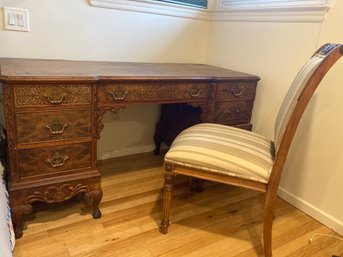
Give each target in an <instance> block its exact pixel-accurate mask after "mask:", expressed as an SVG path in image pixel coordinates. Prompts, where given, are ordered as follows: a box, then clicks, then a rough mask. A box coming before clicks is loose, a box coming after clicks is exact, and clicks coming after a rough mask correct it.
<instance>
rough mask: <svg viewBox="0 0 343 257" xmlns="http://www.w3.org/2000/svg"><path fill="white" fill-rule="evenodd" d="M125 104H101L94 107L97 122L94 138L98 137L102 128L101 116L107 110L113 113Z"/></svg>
mask: <svg viewBox="0 0 343 257" xmlns="http://www.w3.org/2000/svg"><path fill="white" fill-rule="evenodd" d="M125 108H126V106H125V105H116V106H101V107H97V108H96V114H97V122H96V138H97V139H100V133H101V131H102V130H103V129H104V123H103V118H104V115H105V113H106V112H107V111H111V112H114V113H117V112H119V110H121V109H125Z"/></svg>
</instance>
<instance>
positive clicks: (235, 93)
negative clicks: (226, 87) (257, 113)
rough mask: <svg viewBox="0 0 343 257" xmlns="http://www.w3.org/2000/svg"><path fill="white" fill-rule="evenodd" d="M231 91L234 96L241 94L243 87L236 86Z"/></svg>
mask: <svg viewBox="0 0 343 257" xmlns="http://www.w3.org/2000/svg"><path fill="white" fill-rule="evenodd" d="M231 93H232V95H233V96H235V97H239V96H242V94H243V87H237V88H235V89H231Z"/></svg>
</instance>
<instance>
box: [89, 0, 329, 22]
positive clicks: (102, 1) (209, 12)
mask: <svg viewBox="0 0 343 257" xmlns="http://www.w3.org/2000/svg"><path fill="white" fill-rule="evenodd" d="M214 1H218V2H216V3H214V4H212V5H211V3H209V7H208V9H201V8H196V7H191V6H184V5H176V4H171V3H166V2H159V1H155V0H90V4H91V5H92V6H94V7H101V8H110V9H117V10H125V11H133V12H142V13H151V14H159V15H165V16H172V17H181V18H188V19H194V20H204V21H240V22H245V21H247V22H317V23H318V22H322V21H323V20H324V19H325V16H326V13H327V12H328V11H329V10H330V6H329V5H328V4H316V5H314V4H311V5H309V4H298V5H296V6H295V5H294V6H292V5H283V6H278V7H275V6H274V7H263V8H261V7H254V6H253V5H251V6H250V7H247V6H246V2H247V1H246V0H241V1H242V2H245V7H244V8H243V7H242V6H241V7H239V6H237V8H231V9H223V8H222V7H220V6H221V3H220V2H219V1H220V0H214ZM291 1H292V0H284V1H282V2H283V3H287V2H288V3H289V2H291ZM236 2H237V1H236ZM299 2H304V1H299ZM211 6H215V7H211Z"/></svg>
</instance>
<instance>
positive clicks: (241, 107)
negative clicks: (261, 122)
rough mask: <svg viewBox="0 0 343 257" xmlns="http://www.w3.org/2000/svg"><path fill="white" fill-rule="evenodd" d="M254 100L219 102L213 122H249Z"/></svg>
mask: <svg viewBox="0 0 343 257" xmlns="http://www.w3.org/2000/svg"><path fill="white" fill-rule="evenodd" d="M253 103H254V100H246V101H233V102H218V103H216V105H215V111H214V117H213V122H216V123H221V124H228V125H234V124H244V123H249V122H250V118H251V111H252V107H253Z"/></svg>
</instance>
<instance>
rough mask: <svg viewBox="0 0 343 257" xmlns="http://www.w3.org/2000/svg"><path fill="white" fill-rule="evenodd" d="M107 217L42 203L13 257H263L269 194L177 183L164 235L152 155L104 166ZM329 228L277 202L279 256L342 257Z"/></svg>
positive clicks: (78, 206)
mask: <svg viewBox="0 0 343 257" xmlns="http://www.w3.org/2000/svg"><path fill="white" fill-rule="evenodd" d="M99 168H100V169H101V171H102V174H103V178H102V188H103V191H104V196H103V200H102V202H101V204H100V208H101V210H102V214H103V216H102V218H101V219H97V220H95V219H92V216H91V214H90V208H88V207H85V205H84V203H82V202H80V200H81V198H80V197H76V198H75V199H72V200H70V201H67V202H64V203H62V204H50V205H48V204H36V205H34V213H33V214H31V215H27V216H26V218H25V227H24V236H23V237H22V238H20V239H18V240H17V241H16V247H15V250H14V257H38V256H42V257H43V256H44V257H50V256H51V257H52V256H53V257H70V256H73V257H81V256H82V257H84V256H97V257H107V256H111V257H153V256H159V257H162V256H163V257H179V256H187V257H193V256H194V257H203V256H209V257H224V256H225V257H254V256H263V254H262V245H261V242H262V211H263V207H262V206H263V194H260V193H257V192H254V191H249V190H245V189H240V188H235V187H230V186H224V185H219V184H214V183H205V191H203V192H201V193H197V192H190V191H189V190H188V187H187V179H186V178H185V177H181V176H180V177H177V179H176V186H175V190H174V194H173V195H174V198H173V204H172V206H173V208H172V217H171V218H172V224H171V226H170V230H169V233H168V234H167V235H162V234H161V233H160V232H159V230H158V227H159V223H160V209H161V203H162V202H161V196H162V191H161V189H162V185H163V167H162V157H159V156H153V155H152V154H145V155H137V156H135V158H120V159H117V160H106V161H101V162H100V163H99ZM319 233H320V234H322V233H324V234H330V235H336V236H338V235H337V234H335V233H334V232H333V231H331V230H330V229H328V228H327V227H325V226H323V225H321V224H320V223H319V222H317V221H316V220H314V219H312V218H310V217H309V216H307V215H306V214H304V213H303V212H301V211H299V210H297V209H296V208H294V207H293V206H291V205H290V204H288V203H286V202H285V201H283V200H281V199H278V201H277V209H276V211H275V221H274V226H273V252H274V256H276V257H283V256H294V257H316V256H318V257H319V256H322V257H324V256H325V257H331V256H333V255H337V256H343V242H342V241H340V240H337V239H335V238H332V237H328V236H318V237H315V238H314V240H313V242H312V243H311V244H309V239H310V238H311V237H312V236H313V235H315V234H319Z"/></svg>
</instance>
